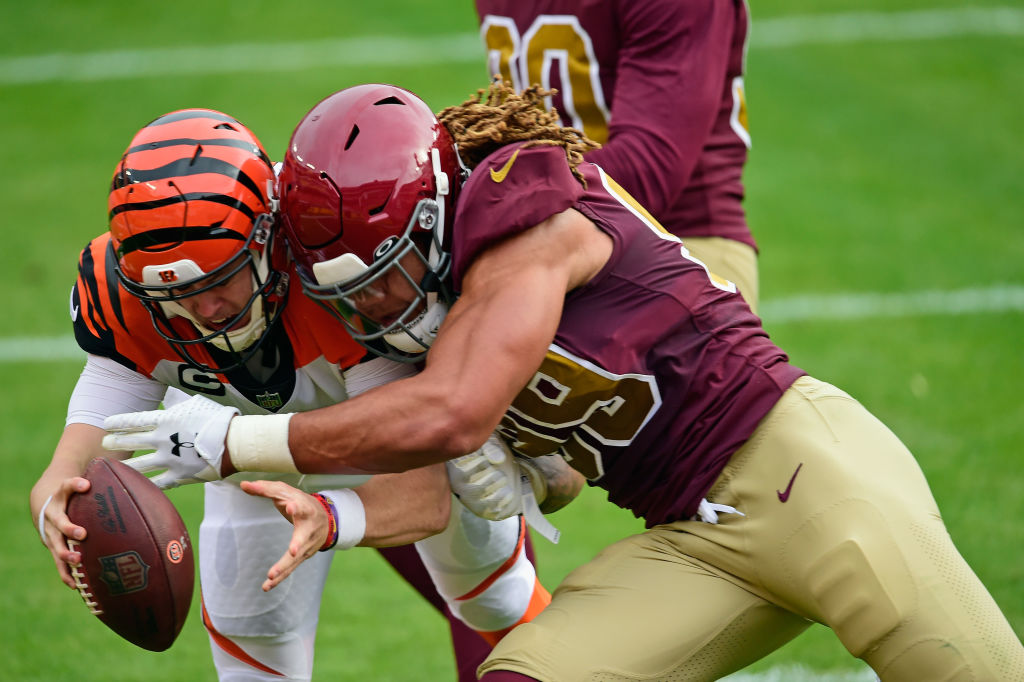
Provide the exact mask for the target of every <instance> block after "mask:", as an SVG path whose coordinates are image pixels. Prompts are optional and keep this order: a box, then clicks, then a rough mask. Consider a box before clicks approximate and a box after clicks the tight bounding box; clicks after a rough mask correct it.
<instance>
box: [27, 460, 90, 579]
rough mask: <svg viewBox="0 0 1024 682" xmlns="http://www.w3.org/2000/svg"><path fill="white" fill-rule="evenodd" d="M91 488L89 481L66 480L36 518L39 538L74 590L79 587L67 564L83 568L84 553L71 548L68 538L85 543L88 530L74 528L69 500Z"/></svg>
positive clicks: (79, 479)
mask: <svg viewBox="0 0 1024 682" xmlns="http://www.w3.org/2000/svg"><path fill="white" fill-rule="evenodd" d="M89 485H90V484H89V481H88V480H87V479H85V478H82V477H81V476H75V477H72V478H68V479H65V480H64V481H62V482H61V484H60V486H59V487H58V488H57V490H55V491H54V492H53V494H52V495H50V497H49V498H47V500H46V503H45V504H44V505H43V508H42V509H41V510H40V512H39V514H38V515H37V524H38V527H39V537H40V539H41V540H42V541H43V544H44V545H46V548H47V549H48V550H50V554H51V555H52V556H53V562H54V564H56V566H57V572H58V573H59V574H60V579H61V580H62V581H63V582H64V584H65V585H67V586H68V587H70V588H71V589H77V588H76V587H75V580H74V578H72V577H71V570H70V569H69V566H68V565H69V564H70V565H71V566H75V567H76V568H77V567H78V566H80V565H81V562H82V553H81V552H78V551H73V550H71V549H69V548H68V538H71V539H73V540H77V541H82V540H84V539H85V529H84V528H82V527H81V526H78V525H75V524H74V523H72V522H71V519H69V518H68V514H67V508H68V500H69V499H70V498H71V496H72V495H73V494H75V493H85V492H88V490H89Z"/></svg>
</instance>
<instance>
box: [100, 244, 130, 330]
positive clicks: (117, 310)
mask: <svg viewBox="0 0 1024 682" xmlns="http://www.w3.org/2000/svg"><path fill="white" fill-rule="evenodd" d="M103 269H104V271H105V273H106V278H105V279H106V281H107V300H108V301H110V305H111V306H112V307H113V308H114V315H116V316H117V321H118V322H120V323H121V328H122V329H124V330H125V331H129V330H128V323H127V322H126V321H125V319H124V309H123V308H122V307H121V284H120V282H121V280H120V278H119V277H118V276H117V255H116V254H115V253H114V240H113V239H111V240H110V241H108V242H107V250H106V253H105V254H103Z"/></svg>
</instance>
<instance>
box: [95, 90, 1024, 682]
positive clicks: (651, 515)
mask: <svg viewBox="0 0 1024 682" xmlns="http://www.w3.org/2000/svg"><path fill="white" fill-rule="evenodd" d="M544 94H545V93H544V91H542V90H539V89H535V88H529V89H527V90H526V91H524V92H523V93H521V94H516V93H515V92H514V91H513V90H512V89H511V88H508V87H507V86H504V85H503V84H500V83H496V84H492V86H491V87H490V89H489V90H488V91H487V92H486V93H485V92H481V93H480V94H479V95H478V96H477V97H476V98H472V99H470V100H468V101H467V102H465V103H463V104H462V105H460V106H456V107H449V108H448V109H446V110H444V111H442V112H441V114H439V116H438V117H435V116H434V115H433V114H432V113H431V111H430V109H429V108H428V107H427V106H426V104H425V103H423V102H422V101H421V100H420V99H419V98H417V97H416V96H415V95H413V94H412V93H409V92H407V91H405V90H402V89H401V88H396V87H393V86H385V85H364V86H357V87H353V88H349V89H346V90H343V91H340V92H338V93H335V94H333V95H331V96H330V97H328V98H326V99H325V100H323V101H322V102H320V103H319V104H318V105H316V106H315V107H314V108H313V109H312V110H311V111H310V112H309V113H308V114H307V116H306V117H305V118H303V120H302V121H301V122H300V123H299V125H298V127H297V128H296V129H295V131H294V133H293V135H292V138H291V142H290V144H289V148H288V152H287V154H286V157H285V161H284V168H283V170H282V174H281V187H282V201H283V205H282V220H283V229H284V232H285V234H286V235H287V238H288V241H289V245H290V248H291V252H292V254H293V257H294V260H295V265H296V271H297V273H298V276H299V277H300V278H301V280H302V282H303V287H304V289H305V290H306V292H307V293H308V294H309V295H310V296H311V297H313V298H315V299H317V300H319V301H321V302H322V303H323V304H324V305H325V306H327V307H329V308H330V309H331V310H332V311H333V312H334V313H335V314H336V315H337V317H338V319H339V320H342V321H343V322H344V323H345V324H346V325H347V326H348V327H349V328H350V329H351V331H352V334H353V336H354V337H355V338H356V339H357V340H359V341H361V342H362V343H364V344H366V345H367V346H368V347H370V348H376V349H378V351H379V352H382V353H386V354H396V353H397V354H399V355H401V354H415V353H416V352H417V351H418V352H420V353H421V354H422V353H423V352H425V353H426V363H425V367H424V369H423V370H422V371H421V372H420V373H418V374H416V375H415V376H411V377H409V378H406V379H400V380H398V381H395V382H393V383H390V384H388V385H385V386H381V387H379V388H377V389H375V390H373V391H370V392H368V393H366V394H363V395H361V396H358V397H356V398H354V399H352V400H349V401H345V402H343V403H339V404H337V405H334V406H331V407H327V408H324V409H320V410H314V411H310V412H305V413H300V414H296V415H294V416H293V417H291V418H290V421H289V422H288V424H287V425H285V428H286V429H287V430H286V431H285V430H283V427H282V424H281V423H278V422H273V421H270V420H268V419H267V418H265V417H261V416H240V417H235V418H234V419H233V420H232V421H231V422H230V424H228V425H227V426H226V428H223V429H221V431H220V433H224V434H225V437H226V442H227V448H226V450H218V451H217V452H216V453H211V454H210V455H209V456H208V457H207V462H208V463H209V465H210V467H212V468H213V469H215V470H217V471H220V472H221V474H223V475H228V474H231V473H232V472H234V471H235V470H238V469H250V468H260V469H269V470H280V471H296V470H298V471H302V472H317V473H326V472H331V473H347V474H352V473H367V472H387V471H404V470H408V469H410V468H414V467H419V466H422V465H425V464H429V463H432V462H437V461H440V460H442V459H444V458H454V457H458V456H461V455H463V454H464V453H466V452H470V451H472V450H473V449H474V448H476V447H478V446H479V445H480V444H481V443H482V442H484V440H485V439H486V438H487V437H488V435H489V434H490V433H491V432H492V431H493V430H494V429H495V428H496V427H497V428H498V429H499V430H500V432H501V433H502V434H503V435H504V437H505V439H506V440H507V442H508V444H509V446H510V447H511V448H512V449H513V450H514V451H515V452H516V453H517V454H518V455H520V456H525V457H539V456H547V455H551V454H559V455H561V456H562V457H564V458H565V459H566V460H568V461H569V463H570V464H571V465H572V466H573V467H574V468H575V469H576V470H577V471H578V472H579V473H580V475H582V476H585V477H586V478H587V479H588V480H589V482H590V483H591V484H593V485H595V486H599V487H601V488H603V489H605V490H606V491H607V493H608V499H609V500H610V501H611V502H613V503H615V504H617V505H619V506H622V507H625V508H627V509H630V510H632V511H633V513H634V514H636V515H637V516H638V517H641V518H643V519H644V520H645V522H646V525H647V530H646V531H644V532H642V533H639V534H637V535H634V536H631V537H627V538H624V539H622V540H620V541H619V542H617V543H615V544H613V545H611V546H609V547H607V548H606V549H605V550H604V551H602V552H601V554H600V555H599V556H598V557H597V558H595V559H594V560H593V561H591V562H590V563H588V564H586V565H584V566H582V567H580V568H578V569H577V570H575V571H574V572H573V573H572V574H570V575H569V576H568V577H567V578H566V579H565V581H564V582H563V583H562V584H561V585H560V586H559V588H558V590H557V591H556V593H555V595H554V598H553V600H552V602H551V604H550V605H549V606H548V607H547V608H546V609H545V610H544V611H542V612H541V613H540V614H539V615H538V616H537V617H536V618H535V619H534V620H533V621H531V622H530V623H526V624H523V625H520V626H518V627H517V628H515V629H514V630H513V631H512V632H511V633H510V634H508V635H507V636H506V637H505V638H504V639H503V640H502V641H501V642H500V643H499V644H498V645H497V647H496V648H495V650H494V652H492V654H491V655H490V656H489V657H488V659H487V661H485V663H484V664H483V665H482V666H481V669H480V671H481V675H482V677H481V679H482V680H487V681H490V682H496V681H501V680H506V681H510V680H529V679H535V680H545V681H547V682H565V681H568V680H584V679H605V678H609V679H610V678H615V679H685V680H715V679H719V678H720V677H722V676H724V675H727V674H729V673H731V672H733V671H735V670H738V669H740V668H742V667H744V666H746V665H747V664H749V663H750V662H752V661H755V660H757V659H759V658H761V657H763V656H765V655H766V654H767V653H769V652H770V651H772V650H774V649H776V648H778V647H779V646H781V645H782V644H784V643H785V642H787V641H789V640H790V639H792V638H793V637H795V636H797V635H798V634H799V633H801V632H802V631H803V630H804V629H806V628H807V627H808V626H809V625H810V624H811V623H813V622H818V623H822V624H824V625H826V626H828V627H830V628H831V629H832V630H834V631H835V633H836V634H837V636H838V637H839V639H840V640H841V641H842V642H843V644H844V646H846V648H847V649H848V650H849V651H850V653H851V654H852V655H854V656H856V657H858V658H860V659H862V660H864V661H865V662H866V663H867V664H868V665H870V666H871V667H872V669H874V670H875V672H876V673H877V674H878V675H879V676H880V678H881V679H883V680H887V681H888V680H908V681H909V680H922V679H953V678H959V679H985V680H1010V679H1024V647H1022V646H1021V643H1020V641H1019V640H1018V638H1017V637H1016V635H1015V634H1014V631H1013V629H1012V628H1011V626H1010V624H1009V623H1008V622H1007V620H1006V618H1005V616H1003V614H1002V613H1001V612H1000V610H999V607H998V606H997V605H996V603H995V601H994V600H993V599H992V597H991V596H990V595H989V593H988V592H987V590H986V589H985V587H984V586H983V585H982V583H981V582H980V581H979V580H978V578H977V577H976V576H975V575H974V573H973V572H972V571H971V569H970V567H969V566H968V565H967V563H966V562H965V561H964V559H963V558H962V557H961V556H960V554H959V552H958V551H957V549H956V547H955V546H954V545H953V542H952V541H951V539H950V537H949V535H948V533H947V531H946V529H945V527H944V525H943V522H942V519H941V516H940V515H939V511H938V508H937V506H936V503H935V501H934V499H933V497H932V495H931V492H930V490H929V487H928V484H927V482H926V481H925V478H924V476H923V474H922V472H921V470H920V468H919V466H918V464H917V462H916V461H915V459H914V457H913V455H912V454H911V453H910V452H909V451H908V450H907V448H906V447H905V446H904V445H903V444H902V443H901V442H900V441H899V439H898V438H897V437H896V436H895V435H894V434H893V433H892V432H891V431H890V430H889V429H888V428H886V427H885V425H884V424H882V423H880V422H879V421H878V420H877V419H876V418H875V417H874V416H872V415H871V414H870V413H869V412H868V411H867V410H866V409H865V408H864V407H863V406H862V405H861V404H860V403H858V402H857V401H856V400H855V399H854V398H852V397H851V396H849V395H848V394H846V393H845V392H843V391H842V390H840V389H839V388H836V387H835V386H832V385H830V384H827V383H825V382H823V381H819V380H817V379H814V378H813V377H810V376H808V375H807V374H806V373H805V372H803V371H802V370H800V369H799V368H797V367H796V366H794V365H792V364H790V362H789V359H788V357H787V355H786V353H785V352H784V351H783V350H781V349H780V348H779V347H778V346H776V345H775V344H774V343H773V342H772V341H771V340H770V339H769V338H768V335H767V334H766V333H765V331H764V330H763V329H762V327H761V325H760V321H759V319H758V318H757V316H756V315H754V314H753V313H752V312H751V310H750V308H749V306H748V305H747V303H746V302H745V301H744V300H743V297H742V296H740V295H739V294H738V293H737V290H736V286H735V285H734V284H733V283H732V282H731V281H729V280H726V279H723V278H721V277H719V276H718V275H717V274H716V273H714V272H713V271H710V270H709V269H708V267H707V266H706V265H705V264H704V263H703V262H701V261H700V259H697V258H695V257H694V256H693V255H692V254H691V253H690V251H689V250H688V249H687V248H686V247H685V246H684V245H683V244H682V242H681V241H680V239H679V237H677V236H675V235H673V234H671V233H669V232H668V231H666V230H665V229H664V228H663V227H662V226H661V225H660V224H659V223H658V222H657V221H656V220H655V219H654V218H653V217H652V216H651V214H650V213H649V212H647V211H646V210H645V208H644V207H643V206H642V205H641V204H640V203H638V202H637V201H636V200H635V199H633V198H632V197H631V196H630V195H629V194H628V193H626V192H625V191H624V190H623V189H622V188H621V187H620V186H619V185H618V184H617V183H616V181H615V180H614V178H612V177H611V176H609V175H608V174H607V173H605V171H604V170H603V169H602V168H600V167H599V166H597V165H595V164H592V163H588V162H586V161H585V160H584V153H585V152H586V151H587V150H588V149H589V148H591V145H592V143H591V142H590V141H589V140H587V139H585V138H582V137H581V136H580V135H579V134H578V133H577V132H576V131H574V130H572V129H568V128H564V127H562V126H560V125H559V123H558V121H557V120H556V118H555V116H554V115H553V114H551V113H550V112H546V111H544V108H543V106H541V102H542V99H543V96H544ZM140 422H144V423H146V424H150V425H153V426H156V427H158V428H163V429H167V428H171V427H175V428H177V427H178V426H179V425H181V424H186V425H188V428H190V429H193V430H198V429H201V428H202V426H203V420H202V419H190V418H189V417H188V416H187V415H181V414H175V413H174V411H173V409H172V410H169V411H166V412H164V413H151V414H149V415H146V416H144V417H140V416H139V415H121V416H115V417H112V418H110V419H108V420H107V422H106V426H107V428H108V429H109V430H111V431H112V433H111V435H110V436H108V437H107V439H106V440H105V442H108V441H109V444H110V445H116V444H117V443H118V439H119V438H120V437H121V429H123V428H125V427H130V426H132V425H138V424H139V423H140ZM252 441H256V442H259V443H276V444H279V445H278V446H277V447H274V448H272V450H273V451H269V450H268V449H267V448H265V447H254V446H252V445H249V444H248V443H250V442H252ZM148 445H149V446H150V447H153V448H156V449H157V450H158V451H166V450H167V449H168V448H169V447H170V444H169V443H168V442H167V439H166V437H163V438H160V437H154V438H153V439H151V440H150V441H149V442H148Z"/></svg>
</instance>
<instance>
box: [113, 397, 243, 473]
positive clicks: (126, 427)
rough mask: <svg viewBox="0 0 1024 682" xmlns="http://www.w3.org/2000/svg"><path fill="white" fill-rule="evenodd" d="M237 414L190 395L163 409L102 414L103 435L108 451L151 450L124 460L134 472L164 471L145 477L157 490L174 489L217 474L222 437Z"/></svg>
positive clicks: (225, 434)
mask: <svg viewBox="0 0 1024 682" xmlns="http://www.w3.org/2000/svg"><path fill="white" fill-rule="evenodd" d="M237 414H238V410H237V409H236V408H234V407H227V406H225V405H221V404H220V403H216V402H214V401H212V400H210V399H209V398H204V397H203V396H200V395H194V396H192V397H191V398H189V399H188V400H186V401H184V402H181V403H178V404H177V405H174V406H173V407H170V408H168V409H166V410H152V411H149V412H129V413H126V414H115V415H113V416H111V417H107V418H106V420H104V422H103V427H104V428H105V429H106V430H107V431H108V432H109V433H108V434H107V435H106V436H104V437H103V447H105V448H106V449H108V450H128V451H134V450H155V452H152V453H150V454H148V455H142V456H140V457H133V458H131V459H127V460H125V464H127V465H128V466H130V467H132V468H133V469H135V470H136V471H139V472H142V473H146V472H150V471H158V470H164V471H163V473H161V474H158V475H157V476H154V477H153V478H152V479H151V480H152V481H153V482H154V483H155V484H156V485H157V486H159V487H160V488H164V489H167V488H176V487H178V486H180V485H186V484H188V483H203V482H205V481H216V480H218V479H220V478H221V474H220V471H221V469H220V465H221V459H222V458H223V456H224V438H225V437H226V436H227V432H228V425H229V424H230V423H231V419H232V418H233V417H234V416H235V415H237Z"/></svg>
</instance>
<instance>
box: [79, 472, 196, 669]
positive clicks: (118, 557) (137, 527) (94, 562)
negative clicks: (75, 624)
mask: <svg viewBox="0 0 1024 682" xmlns="http://www.w3.org/2000/svg"><path fill="white" fill-rule="evenodd" d="M83 476H84V477H85V478H86V479H88V480H89V482H90V483H91V487H90V488H89V490H88V491H86V492H85V493H80V494H75V495H72V496H71V499H70V500H69V501H68V509H67V513H68V518H70V519H71V521H73V522H74V523H76V524H78V525H79V526H82V527H83V528H85V530H86V533H87V534H86V537H85V539H84V540H82V541H81V542H77V541H75V540H72V539H70V538H69V539H68V546H69V547H70V548H71V549H72V550H77V551H79V552H81V553H82V561H81V566H80V567H78V568H75V567H72V568H71V573H72V576H73V577H74V579H75V583H76V586H77V587H78V591H79V593H81V595H82V599H84V600H85V604H86V606H88V607H89V610H90V611H91V612H92V613H94V614H95V615H96V616H97V617H98V618H99V619H100V620H101V621H103V623H104V624H105V625H106V626H107V627H109V628H110V629H111V630H113V631H114V632H116V633H117V634H118V635H120V636H121V637H123V638H124V639H126V640H128V641H129V642H131V643H132V644H135V645H137V646H140V647H142V648H143V649H148V650H150V651H164V650H165V649H167V648H169V647H170V646H171V644H173V643H174V640H175V639H176V638H177V636H178V633H179V632H181V628H182V626H183V625H184V624H185V618H186V617H187V616H188V610H189V606H190V605H191V603H192V589H193V586H194V582H195V580H194V579H195V564H194V560H193V556H192V541H191V540H190V539H189V535H188V530H187V529H186V527H185V523H184V521H183V520H182V518H181V515H180V514H179V513H178V510H177V509H176V508H175V507H174V504H173V503H172V502H171V500H170V499H169V498H168V497H167V496H166V495H165V494H164V492H163V491H162V490H160V489H159V488H158V487H157V486H156V485H155V484H154V483H153V482H152V481H150V480H149V479H148V478H146V477H145V476H143V475H142V474H140V473H139V472H137V471H135V470H134V469H132V468H131V467H129V466H126V465H125V464H122V463H121V462H118V461H116V460H110V459H105V458H96V459H94V460H92V461H91V462H89V465H88V467H87V468H86V470H85V473H84V474H83Z"/></svg>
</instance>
